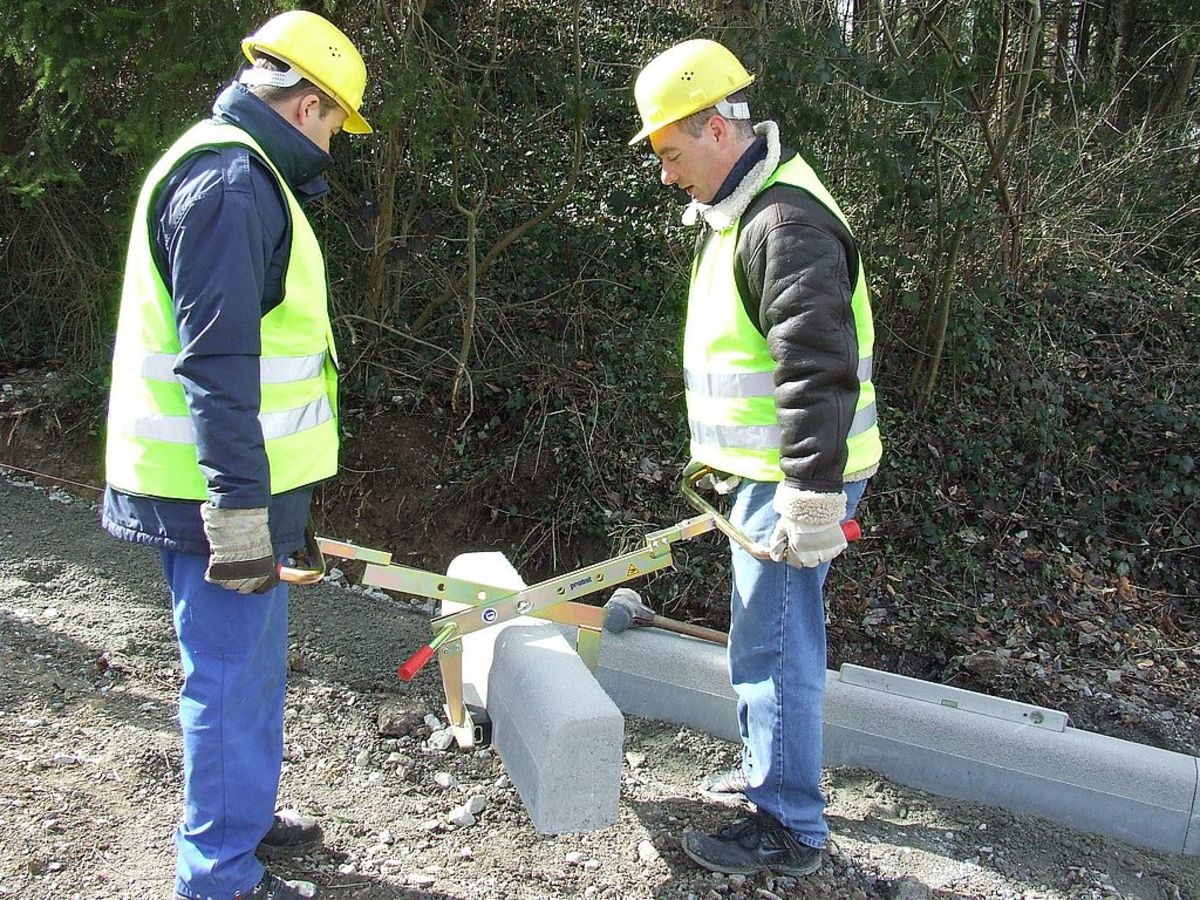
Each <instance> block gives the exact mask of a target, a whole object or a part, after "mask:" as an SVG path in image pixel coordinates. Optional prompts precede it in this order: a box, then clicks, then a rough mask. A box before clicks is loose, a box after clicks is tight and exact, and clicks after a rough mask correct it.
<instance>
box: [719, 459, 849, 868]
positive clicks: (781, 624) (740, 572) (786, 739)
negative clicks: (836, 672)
mask: <svg viewBox="0 0 1200 900" xmlns="http://www.w3.org/2000/svg"><path fill="white" fill-rule="evenodd" d="M865 487H866V482H865V481H859V482H848V483H847V484H846V486H845V491H846V494H847V496H848V497H849V501H850V502H849V508H848V512H847V518H849V517H850V516H852V515H853V514H854V509H855V507H856V506H857V505H858V501H859V499H860V498H861V497H862V493H863V490H864V488H865ZM774 496H775V484H774V483H767V482H761V481H744V482H743V483H742V484H741V486H740V487H738V489H737V491H736V493H735V495H734V502H733V508H732V510H731V511H730V515H729V519H730V521H731V522H732V523H733V524H734V525H736V526H737V527H738V528H739V529H741V530H742V531H743V532H744V533H745V534H746V535H747V536H748V537H750V538H751V539H752V540H754V541H756V542H757V543H759V544H768V543H769V539H770V536H771V532H772V531H773V530H774V528H775V523H776V522H777V521H778V520H779V514H778V513H776V512H775V510H774V509H773V508H772V505H771V501H772V500H773V499H774ZM730 546H731V547H732V553H733V603H732V614H731V621H730V626H729V674H730V680H731V681H732V683H733V688H734V690H735V691H736V692H737V695H738V723H739V726H740V728H741V734H742V768H743V769H744V771H745V773H746V775H747V777H748V778H749V781H750V787H749V788H748V789H747V791H746V797H747V799H749V800H750V801H751V802H752V803H754V804H755V805H756V806H757V807H758V808H759V809H761V810H763V811H765V812H768V813H770V814H771V815H772V816H774V817H775V818H776V819H778V820H779V821H780V822H782V823H783V824H784V825H785V826H786V827H787V828H788V829H789V830H791V832H792V833H793V834H794V835H795V836H796V839H797V840H798V841H800V842H801V843H803V844H806V845H807V846H809V847H823V846H825V842H826V840H827V839H828V838H829V826H828V825H826V823H825V815H824V813H825V797H824V795H823V794H822V793H821V786H820V779H821V707H822V703H823V702H824V698H825V666H826V652H825V601H824V597H823V593H822V591H823V587H824V584H825V576H826V574H827V573H828V572H829V563H825V564H823V565H821V566H818V567H816V568H811V569H799V568H795V567H793V566H789V565H788V564H787V563H782V562H778V563H777V562H772V561H771V560H766V561H762V560H757V559H755V558H754V557H753V556H751V555H750V554H749V553H747V552H746V551H744V550H742V549H741V548H740V547H738V546H737V545H736V544H733V543H732V542H731V545H730Z"/></svg>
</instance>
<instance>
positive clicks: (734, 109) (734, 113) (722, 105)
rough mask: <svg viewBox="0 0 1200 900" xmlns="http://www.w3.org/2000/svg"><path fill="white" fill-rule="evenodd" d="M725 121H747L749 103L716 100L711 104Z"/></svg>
mask: <svg viewBox="0 0 1200 900" xmlns="http://www.w3.org/2000/svg"><path fill="white" fill-rule="evenodd" d="M713 106H715V107H716V109H717V112H719V113H720V114H721V115H722V116H724V117H725V118H726V119H749V118H750V104H749V103H730V102H729V101H728V100H718V101H717V102H716V103H714V104H713Z"/></svg>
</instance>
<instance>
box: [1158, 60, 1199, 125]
mask: <svg viewBox="0 0 1200 900" xmlns="http://www.w3.org/2000/svg"><path fill="white" fill-rule="evenodd" d="M1196 59H1197V57H1196V54H1194V53H1189V52H1188V51H1187V50H1184V49H1183V48H1182V47H1180V46H1179V45H1176V46H1175V57H1174V59H1172V60H1171V68H1170V69H1169V70H1168V71H1167V75H1166V78H1165V79H1164V80H1163V86H1162V88H1161V89H1160V91H1159V94H1158V102H1157V103H1156V104H1155V108H1154V115H1155V116H1156V117H1157V118H1159V119H1172V118H1174V117H1175V116H1177V115H1179V114H1180V113H1182V112H1183V110H1184V107H1185V106H1187V98H1188V91H1189V90H1190V88H1191V86H1192V80H1193V79H1194V78H1195V77H1196Z"/></svg>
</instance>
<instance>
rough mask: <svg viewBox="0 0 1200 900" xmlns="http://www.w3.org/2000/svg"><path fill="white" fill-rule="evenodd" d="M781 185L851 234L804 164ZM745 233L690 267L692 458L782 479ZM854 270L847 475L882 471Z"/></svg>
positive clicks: (863, 310) (864, 300) (771, 368)
mask: <svg viewBox="0 0 1200 900" xmlns="http://www.w3.org/2000/svg"><path fill="white" fill-rule="evenodd" d="M776 181H779V182H782V183H784V184H790V185H795V186H796V187H799V188H801V189H803V190H805V191H807V192H808V193H810V194H811V195H812V196H813V197H814V198H815V199H816V200H818V201H819V202H820V203H822V204H823V205H824V206H825V207H826V208H828V209H829V211H830V212H831V213H832V214H833V215H835V216H836V217H837V218H838V219H839V220H840V221H841V222H842V223H843V225H845V227H846V229H847V231H849V230H850V226H849V224H848V223H847V222H846V219H845V216H844V215H843V214H842V212H841V210H840V209H839V207H838V205H837V203H836V201H835V200H834V199H833V197H832V196H830V194H829V192H828V191H827V190H826V189H825V187H824V186H823V185H822V184H821V182H820V180H819V179H818V178H817V176H816V174H815V173H814V172H813V171H812V169H811V168H810V167H809V166H808V164H807V163H806V162H805V161H804V160H803V159H802V158H801V157H800V156H796V157H793V158H792V159H790V160H788V162H786V163H784V164H783V165H781V166H779V167H778V168H777V169H776V170H775V172H774V173H772V175H771V176H770V177H769V178H768V179H767V181H766V182H765V183H764V184H763V187H762V188H761V190H766V189H767V188H768V187H770V186H771V185H772V184H774V183H775V182H776ZM739 225H740V223H739V222H734V223H731V224H730V226H729V227H728V228H726V229H723V230H720V231H713V232H711V233H710V234H708V235H707V237H706V240H705V241H704V244H703V246H702V247H701V249H700V251H699V252H698V253H697V256H696V259H695V261H694V263H693V266H692V279H691V285H690V288H689V293H688V318H687V327H686V330H685V336H684V381H685V386H686V398H687V407H688V426H689V429H690V431H691V453H692V458H693V459H695V460H697V461H699V462H704V463H707V464H708V465H711V466H713V467H714V468H716V469H719V470H722V471H725V472H731V473H733V474H736V475H742V476H743V477H746V478H751V479H754V480H758V481H779V480H780V479H782V478H783V470H782V469H781V468H780V443H781V441H782V439H783V433H782V430H781V429H780V427H779V418H778V414H777V412H776V408H775V361H774V359H773V358H772V357H771V354H770V350H769V348H768V347H767V342H766V340H765V338H764V337H763V335H762V334H761V333H760V332H759V331H758V328H757V326H756V325H755V323H753V322H752V321H751V320H750V317H749V316H748V315H747V314H746V311H745V306H744V304H743V302H742V297H741V296H740V294H739V292H738V288H737V284H736V281H735V279H734V277H733V269H734V255H735V252H736V247H737V236H738V231H739ZM858 269H859V272H858V279H857V281H856V283H855V284H854V285H853V294H852V296H851V301H850V303H851V309H852V312H853V315H854V330H855V337H856V339H857V341H858V348H857V349H858V360H857V364H856V366H855V371H854V377H855V378H856V379H857V381H858V388H859V389H858V398H857V402H856V404H855V410H854V415H853V417H852V419H851V421H850V423H849V427H848V429H847V435H846V467H845V469H844V472H843V474H844V475H851V474H853V473H855V472H860V471H864V470H866V469H868V468H870V467H871V466H874V465H876V464H877V463H878V462H879V457H880V455H881V452H882V444H881V442H880V437H879V428H878V423H877V417H876V404H875V387H874V384H873V383H872V381H871V376H872V369H873V357H872V351H873V349H874V342H875V341H874V337H875V335H874V327H873V324H872V321H871V308H870V300H869V297H868V294H867V285H866V274H865V271H864V266H863V265H862V261H861V260H860V261H859V266H858ZM838 377H839V378H843V379H849V378H850V377H851V375H850V373H849V372H846V373H839V375H838Z"/></svg>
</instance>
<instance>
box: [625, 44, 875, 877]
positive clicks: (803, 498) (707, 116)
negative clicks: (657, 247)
mask: <svg viewBox="0 0 1200 900" xmlns="http://www.w3.org/2000/svg"><path fill="white" fill-rule="evenodd" d="M753 80H754V79H753V77H752V76H751V75H750V74H749V73H748V72H747V71H746V70H745V69H744V68H743V67H742V64H741V63H740V62H739V61H738V60H737V58H736V57H735V56H734V55H733V54H732V53H730V52H729V50H727V49H726V48H725V47H723V46H722V45H720V44H718V43H716V42H714V41H709V40H690V41H686V42H684V43H682V44H678V45H677V46H675V47H672V48H671V49H669V50H667V51H666V52H664V53H662V54H660V55H659V56H657V57H655V59H653V60H652V61H651V62H650V63H649V64H648V65H647V66H646V67H645V68H644V69H643V70H642V71H641V73H640V74H639V75H638V79H637V84H636V86H635V89H634V93H635V97H636V100H637V105H638V111H639V112H640V114H641V118H642V124H643V127H642V129H641V130H640V131H639V132H638V134H637V135H636V136H635V137H634V139H633V140H632V141H631V142H630V143H636V142H638V141H641V140H642V139H644V138H647V137H648V138H649V139H650V144H651V146H652V147H653V149H654V152H655V153H656V154H657V155H658V157H659V160H660V163H661V173H662V181H663V183H664V184H666V185H675V186H676V187H679V188H681V189H683V190H685V191H686V192H687V193H688V194H689V195H690V197H691V198H692V202H691V204H690V205H689V206H688V208H687V210H686V211H685V213H684V222H685V223H686V224H689V225H690V224H697V223H699V224H700V225H701V231H700V234H699V236H698V238H697V242H696V257H695V261H694V263H693V267H692V278H691V286H690V288H689V294H688V311H687V326H686V329H685V336H684V351H683V362H684V377H685V383H686V392H685V393H686V398H687V414H688V427H689V429H690V432H691V455H692V460H693V466H707V467H709V468H711V469H712V470H713V471H714V475H713V476H712V477H711V478H710V480H711V481H713V482H714V484H715V485H716V486H717V487H718V490H722V491H724V492H726V493H731V494H732V509H731V512H730V516H729V518H730V520H731V522H732V523H733V524H734V525H735V526H737V527H738V528H739V529H741V530H742V531H743V532H744V533H745V534H746V535H747V536H748V537H749V538H751V539H752V540H753V541H755V542H757V543H759V544H764V545H766V547H767V548H769V550H770V558H769V559H767V560H765V561H762V560H759V559H756V558H755V557H754V556H752V555H751V554H750V553H748V552H746V551H745V550H743V549H741V548H740V547H737V546H736V545H731V546H732V557H733V559H732V561H733V601H732V613H731V622H730V631H729V668H730V677H731V680H732V683H733V687H734V689H735V690H736V692H737V695H738V718H739V722H740V726H741V734H742V742H743V755H742V765H741V766H740V767H739V768H738V769H735V770H734V771H732V772H727V773H721V774H718V775H715V776H712V777H710V778H709V779H707V782H706V784H704V785H702V787H703V788H704V789H705V792H706V793H707V794H709V795H710V796H724V797H729V796H736V795H741V794H744V796H745V797H746V798H747V799H749V800H750V801H751V802H752V803H753V804H754V806H755V812H754V814H753V815H751V816H749V817H748V818H743V819H740V820H738V821H736V822H734V823H733V824H731V825H729V826H727V827H725V828H722V829H721V830H720V831H717V832H716V833H714V834H711V835H706V834H700V833H695V832H689V833H688V834H687V835H685V837H684V841H683V849H684V851H685V852H686V853H687V854H688V855H689V856H690V857H691V858H692V859H694V860H695V861H696V862H698V863H699V864H700V865H702V866H704V867H705V868H708V869H711V870H714V871H718V872H725V873H731V874H732V873H742V874H749V873H752V872H757V871H760V870H764V869H770V870H771V871H773V872H775V873H777V874H786V875H796V876H799V875H805V874H808V873H810V872H813V871H815V870H816V869H817V867H818V866H819V865H820V861H821V848H822V847H823V846H824V845H825V842H826V840H827V838H828V827H827V826H826V824H825V819H824V807H825V799H824V797H823V796H822V794H821V790H820V786H819V779H820V771H821V706H822V701H823V697H824V685H825V665H826V648H825V605H824V600H823V586H824V582H825V576H826V573H827V572H828V570H829V562H830V560H832V559H833V558H834V557H836V556H837V555H838V554H839V553H841V552H842V550H844V549H845V547H846V538H845V535H844V533H843V531H842V528H841V523H842V522H844V521H846V520H847V519H849V518H850V516H851V515H852V514H853V512H854V509H855V506H856V504H857V503H858V501H859V498H860V497H861V496H862V493H863V490H864V488H865V486H866V482H867V479H868V478H869V477H870V476H871V475H872V474H873V473H874V472H875V470H876V469H877V468H878V465H879V459H880V454H881V443H880V437H879V428H878V426H877V424H876V414H875V389H874V387H873V385H872V383H871V350H872V346H873V343H874V332H873V329H872V324H871V307H870V302H869V299H868V296H867V287H866V277H865V274H864V272H863V266H862V261H861V260H860V258H859V254H858V247H857V244H856V243H855V240H854V237H853V234H852V233H851V230H850V226H849V225H848V223H847V222H846V218H845V216H844V215H843V214H842V211H841V209H840V208H839V207H838V205H837V203H836V201H835V200H834V199H833V197H832V196H830V194H829V192H828V191H827V190H826V189H825V187H824V185H822V184H821V181H820V180H819V179H818V178H817V176H816V174H815V173H814V172H813V170H812V169H811V168H810V167H809V165H808V164H807V163H806V162H805V161H804V160H803V158H801V157H800V156H799V155H798V154H797V153H795V152H794V151H793V150H790V149H788V148H786V147H783V146H781V144H780V139H779V130H778V128H777V127H776V125H775V123H774V122H769V121H767V122H762V123H760V124H759V125H756V126H754V125H751V120H750V111H749V107H748V105H747V103H746V100H745V94H744V89H745V88H746V87H747V86H749V84H750V83H751V82H752V81H753ZM696 471H697V472H698V471H699V470H698V469H697V470H696Z"/></svg>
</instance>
